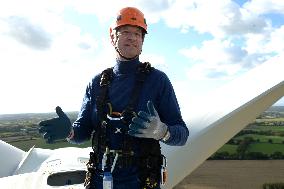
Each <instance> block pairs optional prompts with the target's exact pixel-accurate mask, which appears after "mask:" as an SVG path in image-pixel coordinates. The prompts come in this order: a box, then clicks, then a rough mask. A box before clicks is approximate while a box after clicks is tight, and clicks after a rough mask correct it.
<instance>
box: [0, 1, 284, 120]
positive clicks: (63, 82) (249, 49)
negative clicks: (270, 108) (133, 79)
mask: <svg viewBox="0 0 284 189" xmlns="http://www.w3.org/2000/svg"><path fill="white" fill-rule="evenodd" d="M0 2H2V3H1V6H0V87H1V93H0V114H10V113H37V112H53V111H54V109H55V107H56V106H58V105H59V106H61V107H62V109H63V110H65V111H78V110H79V109H80V106H81V102H82V98H83V94H84V92H85V88H86V86H87V84H88V82H89V81H90V80H91V78H92V77H93V76H94V75H96V74H98V73H100V72H101V71H102V70H104V69H105V68H107V67H111V66H113V65H114V64H115V51H114V49H113V47H112V45H111V43H110V39H109V27H110V26H111V24H112V23H113V20H114V18H115V17H116V12H117V11H118V10H119V9H121V8H122V7H125V6H135V7H137V8H139V9H140V10H141V11H142V12H144V14H145V17H146V20H147V24H148V34H147V35H146V38H145V42H144V46H143V52H142V54H141V56H140V60H141V61H149V62H150V63H151V64H152V65H153V66H154V67H156V68H158V69H161V70H162V71H164V72H165V73H166V74H167V75H168V76H169V78H170V80H171V82H172V84H173V86H174V88H175V90H176V93H177V96H178V99H179V97H181V96H183V89H184V85H186V86H187V89H188V91H189V96H188V97H187V98H194V96H198V95H200V94H206V93H207V92H208V91H211V90H214V89H216V88H218V87H220V86H222V85H224V84H227V83H229V82H230V81H232V80H233V79H235V78H237V77H240V76H241V75H242V74H244V73H246V72H247V71H249V70H251V69H253V68H255V67H257V66H259V65H261V64H262V63H263V62H265V61H267V60H269V59H270V58H272V57H275V56H279V55H282V54H283V53H284V45H283V44H284V1H280V0H251V1H245V0H234V1H233V0H218V1H211V0H155V1H153V0H124V1H115V0H104V1H99V0H80V1H76V0H57V1H51V0H25V1H21V0H10V1H5V2H4V1H2V0H0ZM282 63H283V62H282ZM181 98H182V97H181ZM275 105H284V98H282V99H281V100H279V101H278V102H277V103H276V104H275Z"/></svg>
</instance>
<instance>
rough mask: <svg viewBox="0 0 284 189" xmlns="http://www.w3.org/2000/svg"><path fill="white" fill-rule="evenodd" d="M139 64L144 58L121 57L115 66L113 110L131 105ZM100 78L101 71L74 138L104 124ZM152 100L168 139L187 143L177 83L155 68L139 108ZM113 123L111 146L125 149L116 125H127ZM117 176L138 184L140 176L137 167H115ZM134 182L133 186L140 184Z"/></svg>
mask: <svg viewBox="0 0 284 189" xmlns="http://www.w3.org/2000/svg"><path fill="white" fill-rule="evenodd" d="M139 64H141V62H140V61H139V59H138V58H137V59H134V60H131V61H119V60H117V62H116V64H115V66H114V68H113V78H112V82H111V83H110V85H109V89H108V97H109V100H110V102H111V105H112V109H113V111H115V112H122V111H123V110H124V109H125V108H126V107H127V105H128V102H129V99H130V98H131V94H132V89H133V87H134V84H135V76H136V70H137V66H138V65H139ZM100 79H101V78H100V74H98V75H96V76H95V77H94V78H93V79H92V80H91V82H90V83H89V84H88V86H87V88H86V92H85V95H84V98H83V103H82V107H81V110H80V112H79V115H78V118H77V120H76V121H75V122H74V123H73V129H74V138H73V139H72V140H71V142H74V143H82V142H84V141H86V140H89V139H90V137H91V134H92V132H93V131H94V130H96V129H97V128H98V127H99V126H100V120H99V119H98V117H97V107H96V100H95V99H96V97H97V96H98V95H99V92H100V85H99V83H100ZM149 100H151V101H152V102H153V104H154V106H155V109H156V110H157V112H158V114H159V116H160V120H161V121H162V122H163V123H165V124H166V125H167V126H168V128H169V132H170V138H169V139H168V140H167V141H166V142H165V143H166V144H168V145H172V146H182V145H184V144H185V143H186V141H187V138H188V134H189V132H188V128H187V126H186V124H185V122H184V121H183V119H182V116H181V112H180V108H179V105H178V102H177V99H176V95H175V92H174V89H173V86H172V84H171V82H170V80H169V78H168V77H167V75H166V74H165V73H164V72H162V71H160V70H158V69H155V68H154V69H152V71H151V72H150V74H149V75H148V76H147V77H146V79H145V81H144V84H143V86H142V89H141V92H140V96H139V100H138V104H137V107H136V110H135V112H137V113H138V112H139V111H145V112H148V110H147V102H148V101H149ZM111 127H112V128H111V129H108V131H107V133H108V135H107V136H108V137H109V138H110V146H111V148H112V149H121V145H122V138H123V137H122V134H121V133H115V129H116V128H124V127H127V126H125V125H124V124H122V122H121V121H112V123H111ZM138 148H139V146H138ZM113 177H114V181H115V182H117V181H119V183H121V184H123V183H124V182H123V180H128V181H127V182H126V183H128V182H130V183H133V182H134V185H135V184H136V185H137V183H136V182H135V180H137V168H136V167H134V168H133V169H125V170H123V169H122V170H117V169H115V170H114V172H113ZM96 180H97V182H99V183H102V175H98V176H97V177H96ZM134 185H133V187H131V188H136V187H134ZM98 187H99V186H98ZM99 188H100V187H99Z"/></svg>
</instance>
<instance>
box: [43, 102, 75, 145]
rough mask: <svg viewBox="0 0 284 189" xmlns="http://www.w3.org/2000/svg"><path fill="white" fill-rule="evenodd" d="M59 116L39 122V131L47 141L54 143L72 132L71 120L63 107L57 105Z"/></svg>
mask: <svg viewBox="0 0 284 189" xmlns="http://www.w3.org/2000/svg"><path fill="white" fill-rule="evenodd" d="M55 110H56V114H57V115H58V117H57V118H52V119H48V120H44V121H41V122H40V123H39V133H41V134H43V138H44V139H45V140H46V142H47V143H53V142H54V141H55V140H60V139H65V138H66V137H67V136H68V135H69V134H70V132H71V127H72V125H71V122H70V119H69V118H68V117H67V115H66V114H65V113H64V112H63V111H62V109H61V108H60V107H59V106H57V107H56V109H55Z"/></svg>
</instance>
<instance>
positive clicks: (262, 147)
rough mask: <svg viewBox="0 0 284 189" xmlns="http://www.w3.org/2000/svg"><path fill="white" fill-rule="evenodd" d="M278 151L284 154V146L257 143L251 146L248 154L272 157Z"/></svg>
mask: <svg viewBox="0 0 284 189" xmlns="http://www.w3.org/2000/svg"><path fill="white" fill-rule="evenodd" d="M277 151H278V152H282V153H284V145H283V144H270V143H255V144H250V146H249V148H248V152H262V153H264V154H268V155H271V154H273V153H274V152H277Z"/></svg>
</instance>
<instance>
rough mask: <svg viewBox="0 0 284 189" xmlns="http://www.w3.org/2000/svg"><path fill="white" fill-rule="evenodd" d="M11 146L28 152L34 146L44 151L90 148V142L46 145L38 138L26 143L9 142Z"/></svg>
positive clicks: (63, 142)
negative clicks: (65, 148) (64, 148)
mask: <svg viewBox="0 0 284 189" xmlns="http://www.w3.org/2000/svg"><path fill="white" fill-rule="evenodd" d="M10 144H11V145H13V146H15V147H17V148H20V149H22V150H24V151H28V150H29V149H30V148H31V147H33V146H35V148H44V149H57V148H63V147H80V148H85V147H90V146H91V142H86V143H84V144H80V145H76V144H70V143H68V142H67V141H59V142H56V143H53V144H47V143H46V142H45V140H43V139H41V138H39V139H35V140H26V141H18V142H10Z"/></svg>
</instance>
